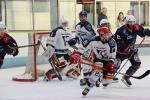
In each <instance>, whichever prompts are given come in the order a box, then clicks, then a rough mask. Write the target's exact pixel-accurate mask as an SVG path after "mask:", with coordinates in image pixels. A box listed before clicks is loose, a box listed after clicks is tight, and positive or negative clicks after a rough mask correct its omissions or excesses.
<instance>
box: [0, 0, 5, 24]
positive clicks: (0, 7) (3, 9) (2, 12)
mask: <svg viewBox="0 0 150 100" xmlns="http://www.w3.org/2000/svg"><path fill="white" fill-rule="evenodd" d="M0 10H1V11H0V14H1V15H0V17H1V18H0V20H1V21H3V22H4V23H5V4H4V0H1V1H0Z"/></svg>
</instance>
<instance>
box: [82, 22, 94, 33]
mask: <svg viewBox="0 0 150 100" xmlns="http://www.w3.org/2000/svg"><path fill="white" fill-rule="evenodd" d="M84 27H85V29H86V30H88V31H92V25H91V23H89V22H88V21H86V23H85V26H84Z"/></svg>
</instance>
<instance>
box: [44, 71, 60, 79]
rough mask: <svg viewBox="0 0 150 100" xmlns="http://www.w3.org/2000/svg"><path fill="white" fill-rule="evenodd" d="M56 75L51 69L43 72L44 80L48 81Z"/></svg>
mask: <svg viewBox="0 0 150 100" xmlns="http://www.w3.org/2000/svg"><path fill="white" fill-rule="evenodd" d="M56 77H57V75H56V73H55V72H54V70H52V69H50V70H48V71H47V72H46V73H45V80H47V81H50V80H52V79H53V78H56Z"/></svg>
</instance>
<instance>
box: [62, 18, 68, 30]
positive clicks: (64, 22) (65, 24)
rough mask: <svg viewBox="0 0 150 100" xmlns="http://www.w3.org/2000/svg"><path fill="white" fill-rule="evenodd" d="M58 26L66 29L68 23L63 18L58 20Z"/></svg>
mask: <svg viewBox="0 0 150 100" xmlns="http://www.w3.org/2000/svg"><path fill="white" fill-rule="evenodd" d="M60 26H61V27H64V28H67V27H68V21H67V20H66V19H64V18H63V17H62V18H61V19H60Z"/></svg>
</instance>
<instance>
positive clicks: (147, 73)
mask: <svg viewBox="0 0 150 100" xmlns="http://www.w3.org/2000/svg"><path fill="white" fill-rule="evenodd" d="M82 64H87V65H90V66H94V67H100V66H95V65H94V64H89V63H85V62H82ZM101 68H102V67H100V69H101ZM103 70H106V69H104V68H103ZM118 74H120V75H124V76H129V77H132V78H134V79H143V78H144V77H146V76H148V75H149V74H150V70H146V71H145V72H144V73H143V74H142V75H140V76H132V75H127V74H125V73H121V72H118Z"/></svg>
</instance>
